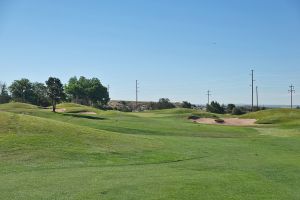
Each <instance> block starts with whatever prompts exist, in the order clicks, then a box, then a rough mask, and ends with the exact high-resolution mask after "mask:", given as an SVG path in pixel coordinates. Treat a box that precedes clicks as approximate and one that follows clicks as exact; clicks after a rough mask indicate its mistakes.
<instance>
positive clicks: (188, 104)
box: [181, 101, 192, 108]
mask: <svg viewBox="0 0 300 200" xmlns="http://www.w3.org/2000/svg"><path fill="white" fill-rule="evenodd" d="M181 107H182V108H192V104H191V103H190V102H187V101H183V102H182V104H181Z"/></svg>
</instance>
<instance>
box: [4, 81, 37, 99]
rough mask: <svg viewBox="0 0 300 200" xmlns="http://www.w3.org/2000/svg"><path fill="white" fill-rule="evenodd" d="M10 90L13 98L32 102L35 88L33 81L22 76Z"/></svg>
mask: <svg viewBox="0 0 300 200" xmlns="http://www.w3.org/2000/svg"><path fill="white" fill-rule="evenodd" d="M9 91H10V92H11V96H12V99H13V100H15V101H21V102H27V103H31V102H32V97H33V90H32V83H31V82H30V81H29V80H28V79H26V78H22V79H20V80H15V81H14V82H13V83H12V84H11V85H10V86H9Z"/></svg>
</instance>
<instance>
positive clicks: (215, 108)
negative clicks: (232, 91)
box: [206, 101, 225, 114]
mask: <svg viewBox="0 0 300 200" xmlns="http://www.w3.org/2000/svg"><path fill="white" fill-rule="evenodd" d="M206 110H207V111H208V112H212V113H218V114H224V113H225V109H224V107H223V106H221V105H220V104H219V103H218V102H216V101H212V102H211V103H210V104H207V105H206Z"/></svg>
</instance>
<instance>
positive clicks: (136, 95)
mask: <svg viewBox="0 0 300 200" xmlns="http://www.w3.org/2000/svg"><path fill="white" fill-rule="evenodd" d="M137 108H138V80H135V109H137Z"/></svg>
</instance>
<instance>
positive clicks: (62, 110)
mask: <svg viewBox="0 0 300 200" xmlns="http://www.w3.org/2000/svg"><path fill="white" fill-rule="evenodd" d="M55 111H56V112H58V113H63V112H66V109H65V108H57V109H55Z"/></svg>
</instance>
